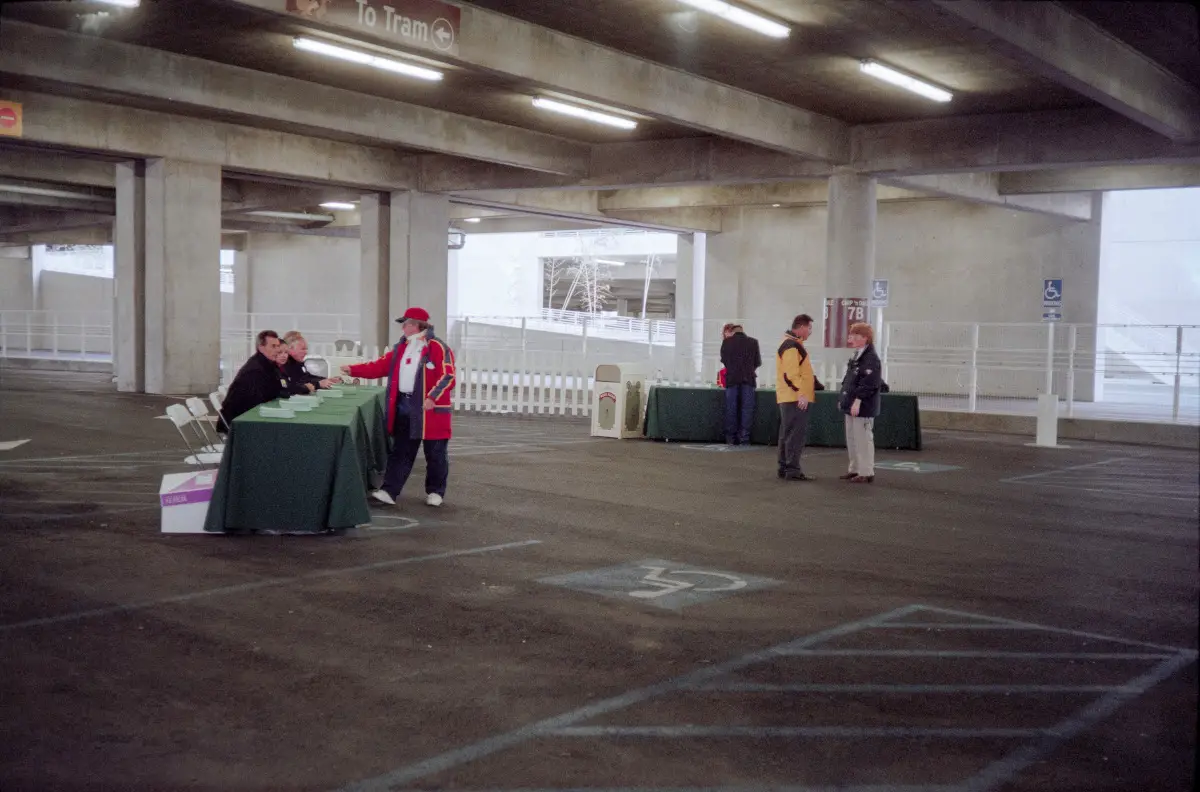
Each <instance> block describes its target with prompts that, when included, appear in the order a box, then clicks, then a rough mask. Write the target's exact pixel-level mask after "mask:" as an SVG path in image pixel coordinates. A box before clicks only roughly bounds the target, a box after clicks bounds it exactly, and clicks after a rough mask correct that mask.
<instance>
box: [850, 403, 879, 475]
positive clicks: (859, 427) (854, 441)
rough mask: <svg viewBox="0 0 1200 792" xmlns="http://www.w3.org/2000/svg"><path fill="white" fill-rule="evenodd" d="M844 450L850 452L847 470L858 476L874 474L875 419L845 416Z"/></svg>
mask: <svg viewBox="0 0 1200 792" xmlns="http://www.w3.org/2000/svg"><path fill="white" fill-rule="evenodd" d="M846 451H847V452H848V453H849V454H850V469H849V471H848V472H850V473H857V474H858V475H860V476H874V475H875V419H874V418H855V417H853V416H850V415H847V416H846Z"/></svg>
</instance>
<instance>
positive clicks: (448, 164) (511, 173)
mask: <svg viewBox="0 0 1200 792" xmlns="http://www.w3.org/2000/svg"><path fill="white" fill-rule="evenodd" d="M419 161H420V168H421V177H420V181H421V189H422V190H425V191H427V192H466V191H470V190H521V189H540V188H550V187H557V188H562V189H591V188H609V189H620V188H634V187H655V186H673V185H692V184H753V183H759V182H777V181H780V180H783V179H818V178H825V177H827V176H829V174H831V173H832V172H833V167H832V166H831V165H829V164H828V163H824V162H817V161H815V160H806V159H801V158H799V157H795V156H791V155H788V154H780V153H779V152H776V151H768V150H767V149H762V148H758V147H756V146H748V145H746V144H744V143H739V142H737V141H734V140H722V139H719V138H679V139H674V140H648V141H641V142H637V143H605V144H601V145H596V146H592V150H591V163H590V167H589V168H588V174H587V175H586V176H584V177H582V178H572V177H566V176H554V175H551V174H544V173H534V172H532V171H522V170H517V169H514V168H504V167H500V166H494V165H488V164H485V163H477V162H471V161H469V160H462V159H456V158H453V157H438V156H423V157H420V158H419Z"/></svg>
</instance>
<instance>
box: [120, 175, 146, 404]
mask: <svg viewBox="0 0 1200 792" xmlns="http://www.w3.org/2000/svg"><path fill="white" fill-rule="evenodd" d="M116 190H117V217H116V220H115V221H114V222H113V339H112V353H113V374H114V376H115V377H116V381H117V390H118V391H121V392H123V393H141V392H143V391H145V389H146V165H145V163H144V162H141V161H140V160H139V161H133V162H121V163H118V164H117V166H116Z"/></svg>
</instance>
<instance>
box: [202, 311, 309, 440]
mask: <svg viewBox="0 0 1200 792" xmlns="http://www.w3.org/2000/svg"><path fill="white" fill-rule="evenodd" d="M255 344H256V346H257V348H258V351H257V352H256V353H255V354H254V357H252V358H250V359H249V360H247V361H246V363H245V364H244V365H243V366H242V367H241V368H240V369H238V373H237V376H235V377H234V378H233V382H232V383H230V385H229V392H228V393H226V394H225V401H224V402H222V404H221V419H222V420H220V421H218V422H217V428H218V430H224V429H225V428H226V427H228V426H229V425H230V424H231V423H233V419H234V418H237V417H238V416H239V415H241V414H242V413H244V412H248V411H250V410H252V409H254V408H255V407H257V406H258V405H260V404H266V403H267V402H269V401H273V400H275V399H278V398H279V397H280V396H285V397H286V396H290V395H292V394H294V393H312V391H313V388H311V387H309V386H307V385H299V386H295V385H288V381H287V375H285V374H284V373H283V369H282V368H280V366H279V364H278V363H276V362H275V360H276V358H277V357H278V356H279V353H280V351H281V350H282V349H283V345H282V343H281V342H280V340H279V334H278V333H276V332H275V331H274V330H263V331H262V332H261V333H259V334H258V336H257V338H256V339H255Z"/></svg>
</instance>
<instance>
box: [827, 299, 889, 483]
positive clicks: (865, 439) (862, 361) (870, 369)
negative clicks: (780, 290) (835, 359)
mask: <svg viewBox="0 0 1200 792" xmlns="http://www.w3.org/2000/svg"><path fill="white" fill-rule="evenodd" d="M874 340H875V332H874V331H873V330H872V329H871V326H870V325H869V324H866V323H864V322H857V323H855V324H852V325H850V333H849V337H848V339H847V343H848V344H849V345H850V348H851V349H853V350H854V357H852V358H850V361H849V362H848V363H847V364H846V376H845V377H844V378H843V379H842V393H841V397H840V398H839V400H838V406H839V407H840V408H841V410H842V412H844V413H845V414H846V451H847V452H848V453H849V454H850V470H849V472H847V473H846V474H845V475H843V476H841V477H840V478H842V479H845V480H846V481H849V482H851V483H854V484H870V483H871V482H872V481H874V480H875V417H876V416H877V415H879V401H880V399H879V394H880V391H881V389H882V387H883V373H882V372H881V371H880V370H879V369H880V363H879V355H878V354H877V353H876V352H875V345H874V344H873V343H872V342H873V341H874Z"/></svg>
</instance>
